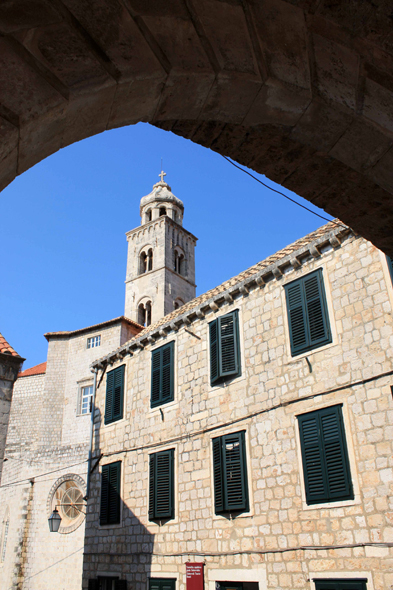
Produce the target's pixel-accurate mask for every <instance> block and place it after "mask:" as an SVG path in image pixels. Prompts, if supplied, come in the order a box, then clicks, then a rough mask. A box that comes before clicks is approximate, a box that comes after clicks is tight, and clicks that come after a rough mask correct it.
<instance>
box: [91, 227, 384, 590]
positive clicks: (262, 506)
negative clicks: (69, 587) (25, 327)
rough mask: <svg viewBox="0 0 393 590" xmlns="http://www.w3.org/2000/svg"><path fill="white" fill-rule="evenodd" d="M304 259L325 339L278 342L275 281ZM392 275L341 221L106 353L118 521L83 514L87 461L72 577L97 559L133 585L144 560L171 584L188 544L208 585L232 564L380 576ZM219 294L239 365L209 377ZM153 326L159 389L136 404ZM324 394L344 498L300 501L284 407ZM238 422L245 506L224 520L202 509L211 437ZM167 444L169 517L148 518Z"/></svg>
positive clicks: (207, 499)
mask: <svg viewBox="0 0 393 590" xmlns="http://www.w3.org/2000/svg"><path fill="white" fill-rule="evenodd" d="M318 268H322V269H323V276H324V282H325V287H326V297H327V304H328V311H329V318H330V324H331V327H332V334H333V341H332V343H331V344H328V345H326V346H323V347H321V348H319V349H315V350H313V351H311V352H309V353H307V354H305V355H300V356H297V357H295V358H292V356H291V353H290V347H289V333H288V323H287V315H286V304H285V293H284V285H285V284H286V283H287V282H289V281H291V280H293V279H295V278H297V277H300V276H304V275H306V274H308V273H309V272H311V271H313V270H315V269H318ZM392 290H393V288H392V284H391V280H390V277H389V274H388V270H387V267H386V264H385V260H384V257H383V255H382V254H381V253H380V252H379V251H378V250H377V249H376V248H375V247H373V246H372V245H371V244H370V243H368V242H366V241H365V240H363V239H362V238H354V237H350V238H347V239H346V240H345V241H344V242H343V244H342V245H341V247H339V248H338V249H336V250H333V249H332V248H331V247H326V248H325V249H324V252H323V253H322V255H321V256H319V257H318V256H317V257H312V256H310V257H309V259H308V261H307V262H305V263H303V264H302V266H301V267H300V268H299V269H298V270H295V271H293V270H292V272H290V273H288V275H284V276H283V277H281V278H279V279H277V280H276V279H275V280H272V281H271V282H269V283H268V284H266V286H265V287H264V288H261V289H260V288H258V289H254V290H252V291H251V292H250V293H249V294H245V295H244V296H242V297H239V298H237V299H235V300H234V302H233V303H231V304H228V303H224V304H223V305H222V306H221V307H220V309H219V310H218V311H217V312H210V313H209V314H208V315H206V317H205V318H204V319H196V320H195V321H193V322H192V323H191V324H190V325H189V326H187V329H184V327H183V328H181V329H180V330H179V331H178V332H170V333H169V334H168V335H167V337H164V338H162V337H161V338H160V339H159V340H158V341H157V342H156V343H154V344H150V345H148V346H146V347H145V349H142V350H140V351H139V352H135V353H134V355H133V356H132V357H129V356H127V357H125V358H124V359H122V360H118V361H117V362H116V363H115V364H114V365H112V367H110V368H114V367H116V366H119V365H120V364H125V365H126V374H125V375H126V391H125V400H124V404H125V411H124V418H123V419H122V420H121V421H119V422H116V423H113V424H111V425H107V426H104V424H103V421H102V420H100V418H99V415H100V414H101V415H102V414H103V412H104V407H105V401H104V400H105V378H104V380H103V382H102V384H101V386H100V388H99V390H98V397H97V404H98V406H99V412H97V419H96V437H95V445H96V447H95V454H96V455H97V456H98V455H99V454H101V453H103V454H104V456H103V458H102V459H101V466H102V465H103V464H106V463H111V462H114V461H118V460H121V461H122V482H121V497H122V521H121V524H120V525H116V526H104V527H100V526H99V499H100V473H99V470H98V469H97V470H96V471H95V473H94V476H93V484H92V485H93V488H92V500H91V502H90V503H89V515H88V521H87V527H86V546H85V552H86V558H85V562H84V586H83V587H84V588H87V580H88V578H94V577H96V576H97V574H98V573H100V572H105V573H111V572H112V573H118V574H119V575H121V576H122V577H123V578H127V579H128V580H129V584H130V586H129V588H132V589H133V590H134V589H135V590H137V589H138V590H139V589H140V590H142V588H143V589H145V587H146V586H145V584H146V578H147V577H150V576H152V577H174V578H176V579H177V580H178V585H177V588H179V589H180V590H185V584H186V579H185V562H186V561H190V560H191V561H199V562H201V561H204V562H205V564H206V565H205V580H206V582H207V588H208V590H214V589H215V582H216V581H232V582H233V581H241V580H243V581H248V582H259V589H260V590H277V589H283V590H284V589H288V590H289V589H291V590H292V589H293V588H304V589H310V590H313V589H314V586H313V581H312V580H313V579H315V578H318V577H327V578H329V577H331V578H334V577H338V576H339V577H349V578H351V577H353V578H356V577H357V578H359V577H366V578H367V579H368V580H369V582H368V585H367V590H386V589H387V588H390V587H391V586H392V585H393V574H392V572H391V563H392V561H391V560H392V557H393V549H392V547H388V546H383V545H381V543H383V542H385V543H392V542H393V528H392V518H391V514H392V512H393V510H392V508H393V506H392V501H391V497H392V491H393V488H392V485H393V473H392V465H391V456H392V450H393V448H392V447H393V426H392V418H393V402H392V395H391V385H392V383H393V376H392V374H391V373H392V370H393V314H392V309H393V307H392V303H393V296H392ZM234 309H238V310H239V324H240V339H241V367H242V374H241V376H240V377H238V378H236V379H234V380H233V381H232V382H228V383H226V384H222V385H220V386H216V387H211V385H210V376H209V338H208V322H209V321H211V320H212V319H214V318H216V317H219V316H220V315H223V314H226V313H228V312H229V311H231V310H234ZM169 341H174V342H175V394H174V401H173V402H170V403H168V404H166V405H164V406H162V407H161V408H155V409H153V410H152V409H150V379H151V377H150V373H151V364H150V361H151V350H152V349H154V348H155V347H158V346H160V345H162V344H164V343H166V342H169ZM306 357H307V358H306ZM386 373H387V375H385V374H386ZM384 375H385V376H384ZM335 404H342V407H343V418H344V427H345V433H346V440H347V445H348V453H349V461H350V472H351V478H352V482H353V487H354V500H348V501H345V502H344V501H343V502H334V503H321V505H317V506H309V505H307V504H306V501H305V493H304V480H303V471H302V466H301V454H300V446H299V435H298V429H297V416H298V415H301V414H303V413H306V412H308V411H311V410H313V409H319V408H324V407H329V406H332V405H335ZM240 430H244V431H245V437H246V446H247V470H248V483H249V499H250V510H249V512H248V513H244V514H242V515H240V516H237V517H236V518H234V519H233V520H231V519H228V518H224V517H222V516H217V515H216V514H215V512H214V497H213V483H212V442H211V441H212V438H213V437H215V436H220V435H221V434H226V433H230V432H238V431H240ZM167 448H173V449H175V488H176V489H175V518H174V519H173V520H170V521H168V522H167V523H165V524H162V526H159V525H158V524H155V523H152V522H150V521H149V520H148V497H149V493H148V460H149V453H152V452H157V451H159V450H162V449H167ZM101 466H100V469H101ZM373 543H374V544H376V545H375V546H373ZM305 547H308V548H305Z"/></svg>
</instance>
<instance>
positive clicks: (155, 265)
mask: <svg viewBox="0 0 393 590" xmlns="http://www.w3.org/2000/svg"><path fill="white" fill-rule="evenodd" d="M159 176H160V179H161V180H160V181H159V182H157V183H156V184H155V185H154V186H153V190H152V191H151V193H150V194H148V195H146V196H145V197H142V199H141V203H140V214H141V225H140V227H137V228H136V229H133V230H131V231H129V232H128V233H127V234H126V235H127V241H128V255H127V277H126V301H125V312H124V315H125V316H126V317H128V318H130V319H132V320H134V321H135V322H138V323H139V324H141V325H142V326H149V325H150V324H151V323H154V322H156V321H157V320H159V319H160V318H162V317H163V316H164V315H166V314H168V313H170V312H171V311H173V310H174V309H177V308H178V307H181V306H182V305H183V304H184V303H186V302H187V301H190V300H191V299H193V298H194V297H195V287H196V285H195V256H194V249H195V246H196V242H197V238H196V237H195V236H193V235H192V234H191V233H190V232H188V231H187V230H185V229H184V228H183V214H184V205H183V203H182V201H181V200H180V199H178V198H177V197H175V195H174V194H173V193H172V189H171V187H170V186H169V185H168V184H167V183H166V182H165V181H164V176H166V174H165V172H161V174H159Z"/></svg>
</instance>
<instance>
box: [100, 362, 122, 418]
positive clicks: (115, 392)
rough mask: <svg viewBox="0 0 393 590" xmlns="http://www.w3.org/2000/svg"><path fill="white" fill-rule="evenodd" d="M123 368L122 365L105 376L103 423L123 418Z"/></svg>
mask: <svg viewBox="0 0 393 590" xmlns="http://www.w3.org/2000/svg"><path fill="white" fill-rule="evenodd" d="M124 370H125V365H122V366H121V367H117V368H116V369H113V371H109V373H108V374H107V376H106V399H105V424H110V423H111V422H115V420H120V419H121V418H123V400H124Z"/></svg>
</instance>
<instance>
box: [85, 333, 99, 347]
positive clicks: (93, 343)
mask: <svg viewBox="0 0 393 590" xmlns="http://www.w3.org/2000/svg"><path fill="white" fill-rule="evenodd" d="M97 346H101V335H100V336H93V337H92V338H88V339H87V348H96V347H97Z"/></svg>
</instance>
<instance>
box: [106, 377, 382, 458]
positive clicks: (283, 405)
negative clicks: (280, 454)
mask: <svg viewBox="0 0 393 590" xmlns="http://www.w3.org/2000/svg"><path fill="white" fill-rule="evenodd" d="M391 375H393V371H387V372H386V373H380V374H379V375H374V376H372V377H368V378H367V379H362V380H360V381H354V382H353V383H347V384H346V385H340V386H339V387H335V388H333V389H328V390H326V391H321V392H319V393H313V394H311V395H306V396H304V397H297V398H294V399H291V400H287V401H285V402H281V403H279V404H276V405H274V406H273V405H272V406H269V407H268V408H263V409H262V410H258V411H257V412H252V413H251V414H247V415H246V416H242V417H241V418H236V419H235V420H231V421H230V422H225V423H222V424H215V425H214V426H209V427H208V428H204V429H202V430H197V431H195V432H190V433H187V434H181V435H179V436H176V437H173V438H171V439H167V440H163V441H158V442H154V443H148V444H146V445H141V446H139V447H132V448H130V449H121V450H119V451H112V452H110V453H103V454H102V456H103V457H113V456H114V455H120V454H122V453H135V452H137V451H143V450H146V449H154V448H157V447H162V446H165V445H168V444H172V443H175V442H180V441H181V440H189V439H191V438H196V437H198V436H201V435H203V434H206V433H208V432H213V431H215V430H220V429H221V428H225V427H227V426H233V425H234V424H238V423H239V422H244V421H245V420H250V419H251V418H255V417H256V416H260V415H261V414H266V413H268V412H272V411H273V410H277V409H279V408H286V407H287V406H289V405H292V404H296V403H300V402H304V401H307V400H311V399H314V398H316V397H320V396H323V395H329V394H331V393H337V392H338V391H343V390H344V389H349V388H350V387H358V386H360V385H365V384H366V383H370V382H371V381H376V380H377V379H382V378H383V377H390V376H391Z"/></svg>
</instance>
